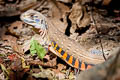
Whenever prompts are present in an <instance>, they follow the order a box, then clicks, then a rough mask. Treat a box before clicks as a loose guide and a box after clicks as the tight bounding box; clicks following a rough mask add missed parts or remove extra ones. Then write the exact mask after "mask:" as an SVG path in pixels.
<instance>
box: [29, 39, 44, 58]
mask: <svg viewBox="0 0 120 80" xmlns="http://www.w3.org/2000/svg"><path fill="white" fill-rule="evenodd" d="M30 53H31V54H32V55H35V53H37V55H38V57H39V58H40V59H42V60H43V58H44V56H45V54H46V50H45V49H44V48H43V47H42V46H41V45H40V44H39V43H38V41H37V40H34V39H32V40H31V43H30Z"/></svg>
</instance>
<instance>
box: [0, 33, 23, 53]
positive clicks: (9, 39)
mask: <svg viewBox="0 0 120 80" xmlns="http://www.w3.org/2000/svg"><path fill="white" fill-rule="evenodd" d="M2 40H4V41H5V43H4V44H3V45H4V46H5V45H7V46H11V48H12V49H13V50H14V51H16V52H19V53H23V51H22V50H21V47H20V46H19V45H18V44H17V38H16V37H13V36H11V35H3V36H2Z"/></svg>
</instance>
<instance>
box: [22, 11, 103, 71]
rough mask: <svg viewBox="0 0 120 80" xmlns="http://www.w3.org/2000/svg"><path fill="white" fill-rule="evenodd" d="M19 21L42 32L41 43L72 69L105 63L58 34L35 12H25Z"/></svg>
mask: <svg viewBox="0 0 120 80" xmlns="http://www.w3.org/2000/svg"><path fill="white" fill-rule="evenodd" d="M21 20H23V21H24V22H25V23H27V24H30V25H33V26H34V27H35V28H39V29H40V30H42V31H44V33H45V34H44V33H43V34H44V37H43V41H45V43H46V44H47V45H49V46H51V47H49V49H50V51H51V52H53V53H54V54H56V55H57V56H59V57H60V58H62V59H63V60H64V61H65V62H66V63H68V64H69V65H70V66H72V67H75V68H79V69H81V70H85V69H89V68H91V67H92V66H93V64H99V63H102V62H104V61H105V60H104V58H103V56H102V54H101V55H97V54H92V53H89V52H88V51H87V50H86V49H84V47H83V46H81V45H79V44H78V43H77V42H75V41H74V40H72V39H70V38H68V37H67V36H66V35H64V34H63V33H62V32H60V31H59V30H58V29H57V28H56V26H55V25H54V23H52V22H51V21H50V20H49V19H47V18H46V17H45V16H43V15H42V14H41V13H39V12H37V11H34V10H28V11H26V12H25V13H23V14H22V15H21Z"/></svg>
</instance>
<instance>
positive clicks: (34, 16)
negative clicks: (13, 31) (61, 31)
mask: <svg viewBox="0 0 120 80" xmlns="http://www.w3.org/2000/svg"><path fill="white" fill-rule="evenodd" d="M20 18H21V20H22V21H23V22H25V23H27V24H30V25H32V26H33V27H34V28H37V29H42V30H45V29H47V27H48V26H47V23H46V18H45V16H44V15H42V14H41V13H39V12H38V11H35V10H32V9H31V10H28V11H26V12H24V13H23V14H21V16H20Z"/></svg>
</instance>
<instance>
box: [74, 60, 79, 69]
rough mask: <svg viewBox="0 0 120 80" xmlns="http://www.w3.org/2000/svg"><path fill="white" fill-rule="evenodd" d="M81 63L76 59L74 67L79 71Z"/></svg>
mask: <svg viewBox="0 0 120 80" xmlns="http://www.w3.org/2000/svg"><path fill="white" fill-rule="evenodd" d="M78 65H79V61H78V59H76V61H75V65H74V67H75V68H77V69H78Z"/></svg>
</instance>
